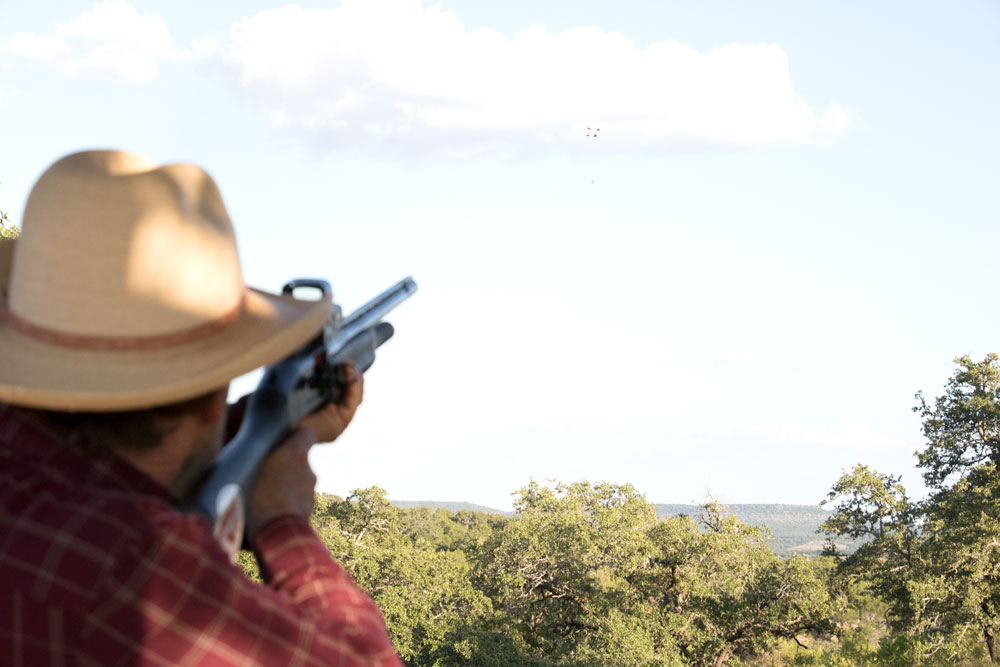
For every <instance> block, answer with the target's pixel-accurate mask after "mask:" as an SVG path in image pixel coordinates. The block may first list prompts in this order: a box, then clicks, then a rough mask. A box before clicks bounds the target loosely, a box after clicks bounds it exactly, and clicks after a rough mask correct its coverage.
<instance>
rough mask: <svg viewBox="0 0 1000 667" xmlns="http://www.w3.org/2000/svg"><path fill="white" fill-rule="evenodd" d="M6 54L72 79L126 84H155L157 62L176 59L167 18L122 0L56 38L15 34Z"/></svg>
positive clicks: (66, 26)
mask: <svg viewBox="0 0 1000 667" xmlns="http://www.w3.org/2000/svg"><path fill="white" fill-rule="evenodd" d="M7 51H9V52H10V53H12V54H14V55H18V56H22V57H26V58H33V59H36V60H40V61H42V62H44V63H47V64H48V65H50V66H52V67H54V68H56V69H57V70H59V71H60V72H62V73H63V74H65V75H68V76H73V77H78V78H83V79H85V80H97V81H124V82H127V83H143V82H147V81H151V80H152V79H153V78H155V77H156V74H157V71H158V62H159V60H160V59H161V58H164V57H168V56H171V55H173V53H172V47H171V39H170V31H169V30H168V29H167V26H166V24H165V23H164V22H163V19H161V18H160V17H158V16H155V15H153V14H139V13H138V12H137V11H136V10H135V8H134V7H133V6H132V4H131V3H129V2H127V1H124V0H111V1H109V2H99V3H97V4H95V5H94V6H93V7H92V8H91V9H89V10H87V11H84V12H83V13H82V14H80V16H78V17H77V18H75V19H73V20H72V21H68V22H66V23H60V24H58V25H57V26H56V29H55V32H54V33H53V34H49V35H29V34H26V33H21V32H19V33H16V34H15V35H14V37H13V38H12V39H11V40H10V42H9V43H8V44H7Z"/></svg>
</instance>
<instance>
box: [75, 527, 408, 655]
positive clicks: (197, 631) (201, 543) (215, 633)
mask: <svg viewBox="0 0 1000 667" xmlns="http://www.w3.org/2000/svg"><path fill="white" fill-rule="evenodd" d="M173 528H174V529H173V530H171V531H168V532H165V533H161V537H160V539H158V540H157V543H156V544H155V545H154V546H153V548H151V549H149V550H148V551H147V552H146V553H135V554H132V555H133V557H134V560H135V562H134V563H132V564H131V566H130V567H127V568H124V569H122V568H119V569H121V570H122V572H121V577H120V578H119V579H118V580H116V581H111V582H108V586H107V589H108V592H107V594H106V597H107V599H106V601H105V603H104V604H103V605H101V606H99V607H98V608H97V609H96V610H95V612H94V613H93V614H91V615H90V617H91V618H90V619H89V623H88V624H89V625H90V626H91V627H90V628H89V632H88V633H87V634H89V636H90V641H91V642H92V644H91V646H90V650H91V651H93V653H89V654H90V655H94V656H95V657H97V658H99V659H100V662H99V663H98V664H136V662H135V660H136V659H138V663H139V664H170V665H234V666H236V665H239V666H243V665H260V666H264V665H316V666H319V665H338V666H340V667H362V666H364V667H401V664H402V663H400V661H399V658H398V657H397V655H396V652H395V650H394V648H393V646H392V641H391V640H390V639H389V635H388V632H387V630H386V627H385V622H384V620H383V618H382V615H381V613H380V612H379V610H378V608H377V607H376V606H375V604H374V603H373V602H372V601H371V599H370V598H369V597H368V595H366V594H365V593H364V591H362V590H361V589H360V588H358V586H357V585H356V584H355V583H354V582H353V581H352V580H351V578H350V575H349V574H348V573H347V572H346V571H345V570H344V569H343V568H342V567H341V566H340V565H338V564H337V563H336V562H335V561H334V560H333V559H332V558H331V557H330V555H329V553H328V552H327V550H326V547H325V546H324V545H323V542H322V541H321V540H320V539H319V537H318V536H317V535H316V533H315V532H314V531H313V530H312V527H311V526H310V525H309V523H308V521H307V520H305V519H303V518H301V517H295V516H286V517H279V518H277V519H274V520H272V521H270V522H269V523H268V524H267V525H265V526H264V527H262V529H261V530H260V531H259V532H258V535H257V547H258V551H259V558H260V560H261V566H262V569H263V570H265V571H266V572H267V573H268V577H269V579H268V583H267V585H264V586H261V585H259V584H255V583H254V582H251V581H250V580H249V579H247V578H246V576H245V575H244V573H243V571H242V570H241V569H240V568H239V567H238V566H236V565H234V564H232V563H230V562H229V559H228V558H227V557H226V555H225V554H224V552H223V551H222V549H221V548H220V547H219V546H218V544H216V542H215V540H214V539H212V537H211V535H210V534H209V531H208V529H207V525H206V524H205V522H204V520H203V519H200V518H198V517H182V518H180V519H178V520H177V521H176V522H175V525H174V526H173ZM110 589H113V590H110ZM102 650H103V651H105V653H106V655H101V654H100V651H102Z"/></svg>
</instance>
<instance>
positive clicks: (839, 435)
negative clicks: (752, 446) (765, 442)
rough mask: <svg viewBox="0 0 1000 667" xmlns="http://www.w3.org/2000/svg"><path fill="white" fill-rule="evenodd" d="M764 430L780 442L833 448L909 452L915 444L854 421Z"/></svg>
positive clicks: (797, 425)
mask: <svg viewBox="0 0 1000 667" xmlns="http://www.w3.org/2000/svg"><path fill="white" fill-rule="evenodd" d="M765 433H766V435H767V436H768V437H770V438H773V439H775V440H780V441H783V442H792V443H795V444H801V445H811V446H818V447H831V448H836V449H903V450H907V451H911V452H912V451H914V450H916V449H917V448H918V447H917V445H915V444H914V443H910V442H907V441H905V440H903V439H902V438H898V437H896V436H892V435H887V434H885V433H879V432H877V431H875V430H873V429H872V428H871V427H870V426H867V425H866V424H860V423H857V422H843V423H840V424H836V425H834V426H832V427H829V428H815V427H806V426H802V425H801V424H792V423H787V424H782V425H781V426H775V427H771V428H768V429H765Z"/></svg>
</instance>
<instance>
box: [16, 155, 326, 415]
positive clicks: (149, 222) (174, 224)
mask: <svg viewBox="0 0 1000 667" xmlns="http://www.w3.org/2000/svg"><path fill="white" fill-rule="evenodd" d="M0 295H2V300H0V314H2V317H0V402H7V403H12V404H16V405H24V406H30V407H36V408H45V409H50V410H70V411H91V412H106V411H117V410H131V409H138V408H144V407H150V406H155V405H163V404H167V403H173V402H176V401H181V400H185V399H188V398H192V397H194V396H198V395H200V394H204V393H207V392H209V391H212V390H213V389H217V388H219V387H222V386H224V385H225V384H226V383H227V382H229V381H230V380H231V379H233V378H235V377H237V376H239V375H242V374H243V373H247V372H249V371H251V370H253V369H255V368H258V367H260V366H263V365H266V364H270V363H273V362H275V361H277V360H279V359H282V358H283V357H285V356H287V355H288V354H290V353H291V352H293V351H294V350H296V349H297V348H298V347H300V346H301V345H303V344H304V343H305V342H307V341H308V340H309V339H310V338H312V337H313V336H315V335H316V334H317V332H319V330H320V329H321V328H322V326H323V323H324V322H325V321H326V320H327V318H328V317H329V315H330V310H331V307H332V305H331V301H330V298H329V297H326V298H324V299H321V300H320V301H299V300H296V299H293V298H291V297H290V296H278V295H274V294H268V293H266V292H262V291H259V290H255V289H251V288H248V287H247V286H246V284H245V283H244V282H243V275H242V271H241V269H240V262H239V255H238V253H237V249H236V239H235V236H234V234H233V228H232V224H231V223H230V221H229V216H228V214H227V213H226V209H225V206H224V205H223V203H222V197H221V196H220V194H219V190H218V188H217V187H216V185H215V183H214V181H213V180H212V178H211V177H210V176H209V175H208V174H207V173H205V172H204V171H203V170H202V169H200V168H199V167H196V166H194V165H191V164H171V165H166V166H162V167H161V166H157V165H156V164H155V163H153V162H152V161H150V160H149V159H147V158H144V157H141V156H139V155H135V154H132V153H125V152H121V151H86V152H82V153H75V154H72V155H69V156H67V157H64V158H63V159H61V160H59V161H58V162H56V163H55V164H54V165H52V166H51V167H49V169H48V170H46V171H45V172H44V173H43V174H42V175H41V177H40V178H39V179H38V182H37V183H36V184H35V186H34V188H33V189H32V191H31V194H30V195H29V197H28V202H27V204H26V205H25V209H24V217H23V219H22V232H21V235H20V237H18V238H17V239H16V240H14V241H4V242H2V244H0Z"/></svg>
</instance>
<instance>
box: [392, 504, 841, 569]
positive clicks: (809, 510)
mask: <svg viewBox="0 0 1000 667" xmlns="http://www.w3.org/2000/svg"><path fill="white" fill-rule="evenodd" d="M392 504H393V505H395V506H396V507H399V508H401V509H407V508H412V507H429V508H431V509H446V510H449V511H451V512H458V511H460V510H471V511H473V512H485V513H486V514H501V515H503V516H513V515H514V513H513V512H504V511H503V510H498V509H493V508H492V507H485V506H483V505H475V504H473V503H462V502H442V501H436V500H393V501H392ZM653 507H654V508H655V509H656V516H657V517H658V518H661V519H662V518H664V517H668V516H677V515H678V514H686V515H688V516H690V517H692V518H695V519H697V518H698V515H699V514H700V513H701V507H699V506H698V505H679V504H664V503H654V504H653ZM725 509H726V514H727V516H729V515H731V516H734V517H736V518H737V519H739V520H740V521H742V522H743V523H746V524H749V525H751V526H767V527H768V528H770V529H771V534H772V538H771V539H770V540H769V541H768V543H769V544H770V545H771V548H772V549H774V551H775V553H777V554H778V555H779V556H782V557H785V556H791V555H793V554H802V555H807V556H814V555H817V554H819V553H820V551H822V549H823V543H824V541H825V537H824V536H823V535H820V534H818V533H817V532H816V529H817V528H819V525H820V524H821V523H823V521H825V520H826V518H827V517H829V516H830V512H829V511H827V510H825V509H823V508H821V507H818V506H816V505H783V504H777V503H758V504H742V505H725ZM838 546H839V547H840V548H841V549H842V550H844V551H847V552H851V551H854V550H855V549H856V548H857V546H858V545H857V544H855V543H851V542H839V541H838Z"/></svg>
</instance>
